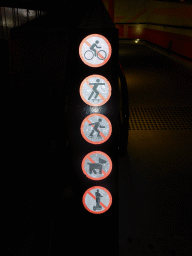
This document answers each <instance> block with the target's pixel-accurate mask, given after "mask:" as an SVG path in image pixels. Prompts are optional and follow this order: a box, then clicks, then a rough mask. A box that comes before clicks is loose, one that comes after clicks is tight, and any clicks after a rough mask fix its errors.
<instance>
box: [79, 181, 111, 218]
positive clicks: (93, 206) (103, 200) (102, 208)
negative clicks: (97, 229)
mask: <svg viewBox="0 0 192 256" xmlns="http://www.w3.org/2000/svg"><path fill="white" fill-rule="evenodd" d="M82 201H83V205H84V207H85V209H86V210H87V211H89V212H91V213H94V214H101V213H104V212H106V211H107V210H108V209H109V208H110V207H111V204H112V196H111V193H110V192H109V191H108V190H107V189H106V188H104V187H100V186H95V187H91V188H89V189H87V190H86V191H85V193H84V195H83V199H82Z"/></svg>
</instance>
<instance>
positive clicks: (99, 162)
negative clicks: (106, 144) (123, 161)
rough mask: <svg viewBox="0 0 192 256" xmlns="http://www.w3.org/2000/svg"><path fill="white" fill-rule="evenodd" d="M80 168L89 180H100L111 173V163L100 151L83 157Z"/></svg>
mask: <svg viewBox="0 0 192 256" xmlns="http://www.w3.org/2000/svg"><path fill="white" fill-rule="evenodd" d="M81 167H82V170H83V172H84V174H85V175H86V176H87V177H88V178H89V179H92V180H102V179H105V178H106V177H107V176H108V175H109V174H110V173H111V170H112V161H111V159H110V157H109V156H108V155H107V154H105V153H103V152H102V151H92V152H91V153H89V154H87V155H86V156H85V157H84V159H83V161H82V165H81Z"/></svg>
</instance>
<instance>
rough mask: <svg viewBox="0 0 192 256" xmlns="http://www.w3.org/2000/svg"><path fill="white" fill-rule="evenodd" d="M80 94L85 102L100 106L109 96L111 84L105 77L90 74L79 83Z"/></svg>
mask: <svg viewBox="0 0 192 256" xmlns="http://www.w3.org/2000/svg"><path fill="white" fill-rule="evenodd" d="M80 95H81V98H82V100H83V101H84V102H85V103H86V104H88V105H90V106H101V105H103V104H105V103H106V102H107V101H108V100H109V98H110V96H111V85H110V83H109V81H108V80H107V79H106V78H105V77H103V76H101V75H91V76H88V77H86V78H85V79H84V80H83V82H82V83H81V86H80Z"/></svg>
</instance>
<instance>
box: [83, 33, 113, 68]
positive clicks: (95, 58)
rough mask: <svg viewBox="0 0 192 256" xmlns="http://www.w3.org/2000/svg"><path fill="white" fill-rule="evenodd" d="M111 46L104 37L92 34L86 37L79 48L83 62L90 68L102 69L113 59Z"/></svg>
mask: <svg viewBox="0 0 192 256" xmlns="http://www.w3.org/2000/svg"><path fill="white" fill-rule="evenodd" d="M111 51H112V50H111V44H110V43H109V41H108V40H107V38H105V37H104V36H102V35H99V34H91V35H89V36H87V37H85V38H84V39H83V40H82V42H81V44H80V46H79V56H80V58H81V60H82V61H83V62H84V63H85V64H86V65H88V66H90V67H94V68H96V67H101V66H103V65H105V64H106V63H107V62H108V60H109V59H110V57H111Z"/></svg>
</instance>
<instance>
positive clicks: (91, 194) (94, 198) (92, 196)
mask: <svg viewBox="0 0 192 256" xmlns="http://www.w3.org/2000/svg"><path fill="white" fill-rule="evenodd" d="M88 194H89V195H90V196H91V197H92V198H93V199H94V200H96V197H95V196H94V195H93V194H91V192H88ZM100 205H101V206H103V208H104V209H106V208H107V207H106V206H105V205H104V204H103V203H102V202H100Z"/></svg>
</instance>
